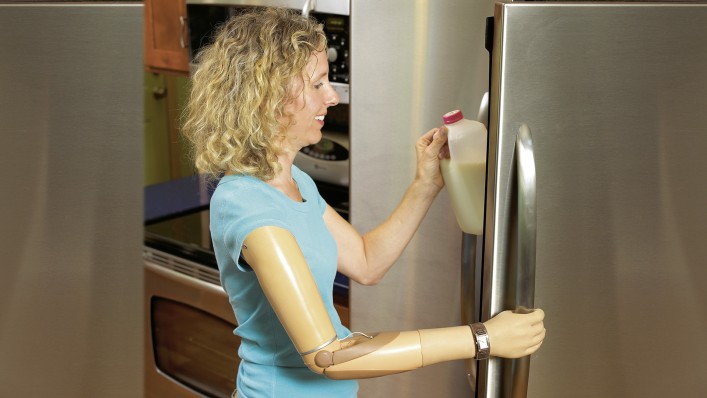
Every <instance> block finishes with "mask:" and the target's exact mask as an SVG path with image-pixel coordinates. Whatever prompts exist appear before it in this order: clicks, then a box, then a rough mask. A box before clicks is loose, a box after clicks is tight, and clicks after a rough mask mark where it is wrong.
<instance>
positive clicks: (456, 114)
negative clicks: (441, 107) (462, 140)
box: [442, 109, 464, 124]
mask: <svg viewBox="0 0 707 398" xmlns="http://www.w3.org/2000/svg"><path fill="white" fill-rule="evenodd" d="M462 119H464V115H462V111H460V110H459V109H457V110H454V111H451V112H447V113H445V114H444V116H442V120H444V124H452V123H455V122H458V121H460V120H462Z"/></svg>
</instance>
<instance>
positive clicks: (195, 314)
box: [143, 177, 240, 398]
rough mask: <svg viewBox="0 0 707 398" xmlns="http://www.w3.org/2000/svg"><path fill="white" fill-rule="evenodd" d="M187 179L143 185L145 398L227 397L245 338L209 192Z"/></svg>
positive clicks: (193, 179) (200, 183)
mask: <svg viewBox="0 0 707 398" xmlns="http://www.w3.org/2000/svg"><path fill="white" fill-rule="evenodd" d="M206 187H207V185H205V183H204V181H203V179H201V178H199V177H189V178H185V179H179V180H173V181H169V182H167V183H163V184H157V185H152V186H148V187H146V189H145V224H146V225H145V231H144V246H143V260H144V313H145V322H144V325H145V330H144V345H145V358H144V367H145V397H147V398H166V397H169V398H195V397H210V398H221V397H224V398H230V397H231V393H232V392H233V390H234V389H235V380H236V374H237V371H238V364H239V358H238V348H239V344H240V339H239V338H238V337H237V336H236V335H235V334H234V333H233V331H234V329H235V327H236V319H235V316H234V314H233V309H232V308H231V304H230V303H229V301H228V296H227V294H226V292H225V291H224V290H223V288H222V287H221V284H220V280H219V272H218V268H217V266H216V260H215V257H214V254H213V251H212V249H211V238H210V235H209V233H208V210H207V208H208V201H209V198H210V194H211V191H210V190H209V189H206Z"/></svg>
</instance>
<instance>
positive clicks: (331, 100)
mask: <svg viewBox="0 0 707 398" xmlns="http://www.w3.org/2000/svg"><path fill="white" fill-rule="evenodd" d="M326 95H327V97H326V104H327V106H334V105H338V104H339V94H338V93H337V92H336V90H334V87H332V86H331V85H329V90H328V91H327V94H326Z"/></svg>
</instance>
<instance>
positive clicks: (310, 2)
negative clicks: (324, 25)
mask: <svg viewBox="0 0 707 398" xmlns="http://www.w3.org/2000/svg"><path fill="white" fill-rule="evenodd" d="M316 6H317V0H306V1H305V2H304V7H302V15H304V16H305V17H308V16H309V13H310V11H313V10H314V7H316Z"/></svg>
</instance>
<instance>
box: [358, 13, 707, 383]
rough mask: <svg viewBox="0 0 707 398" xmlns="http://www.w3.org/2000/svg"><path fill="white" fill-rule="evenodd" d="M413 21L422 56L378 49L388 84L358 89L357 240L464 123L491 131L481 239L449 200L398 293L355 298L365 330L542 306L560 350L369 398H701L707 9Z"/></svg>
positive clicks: (394, 289)
mask: <svg viewBox="0 0 707 398" xmlns="http://www.w3.org/2000/svg"><path fill="white" fill-rule="evenodd" d="M415 4H416V7H418V8H415V9H414V10H412V9H409V8H408V9H407V13H408V15H405V12H406V11H403V12H402V14H403V15H400V13H399V14H397V15H400V18H407V20H408V21H412V23H413V24H414V25H415V28H414V29H411V31H413V32H416V33H411V35H412V37H413V39H412V40H414V43H415V44H409V45H405V44H401V45H400V46H395V45H393V46H390V45H389V46H388V48H392V49H395V51H389V52H388V53H386V52H385V49H384V48H383V47H384V46H383V45H381V46H376V45H372V48H373V52H374V54H375V56H374V59H377V61H378V62H377V63H376V68H377V69H376V70H373V68H372V67H371V69H370V70H368V72H369V73H368V74H366V76H367V78H369V80H373V82H371V81H369V82H368V83H365V84H364V83H360V84H359V83H357V82H356V81H353V83H352V88H351V92H352V93H351V101H352V102H351V112H352V122H351V123H352V131H351V147H352V149H351V151H352V158H351V160H352V166H351V167H352V169H351V216H352V217H351V218H352V223H353V224H354V226H356V227H358V228H360V229H363V230H366V229H367V228H370V227H371V226H373V225H375V223H376V222H380V221H381V220H382V217H385V216H386V215H387V213H388V212H389V211H390V210H392V208H393V207H394V205H395V204H396V203H397V200H398V199H399V197H400V195H401V194H402V191H403V190H404V189H405V187H406V184H407V183H408V182H409V181H410V179H411V176H412V174H411V173H412V169H413V167H414V166H413V164H414V155H413V154H412V153H411V152H410V150H408V148H410V147H411V145H412V144H413V143H414V141H415V139H416V138H417V137H418V136H419V134H421V133H422V131H424V130H426V129H428V128H432V127H435V126H438V125H440V124H441V115H442V113H444V111H448V110H452V109H455V108H462V110H463V111H464V114H465V116H467V118H469V119H474V118H482V119H484V120H482V121H484V122H485V123H486V124H487V126H488V138H489V140H488V141H489V143H488V155H487V156H488V159H487V181H486V209H485V223H484V234H483V235H482V236H478V237H474V236H470V235H462V234H461V232H460V231H459V230H458V227H456V225H455V223H454V219H453V214H452V213H451V210H450V209H451V206H450V205H449V202H448V198H446V197H445V194H444V192H443V193H442V194H441V195H440V197H439V198H438V199H437V201H436V203H435V205H434V206H433V208H432V209H431V210H430V212H429V214H428V216H427V219H426V220H425V222H424V223H423V225H422V226H421V229H420V231H419V233H418V235H417V237H416V238H415V239H414V240H413V241H412V242H411V243H410V245H409V247H408V248H407V251H406V254H405V255H404V256H403V257H402V258H401V259H400V261H399V262H398V264H397V265H396V266H395V268H394V269H393V271H391V273H390V274H389V275H388V276H386V279H384V280H383V282H382V283H381V284H380V285H379V286H376V287H360V286H355V285H354V286H352V293H351V294H352V299H351V302H352V303H351V307H352V308H351V310H352V326H353V328H354V329H361V328H363V330H381V329H386V330H400V329H416V328H426V327H443V326H449V325H451V324H461V323H466V322H467V321H469V320H471V321H474V320H476V321H483V320H486V319H489V318H490V317H491V316H493V315H495V314H497V313H498V312H500V311H502V310H506V309H510V310H515V309H520V308H521V307H529V308H531V307H539V308H543V310H544V311H545V312H546V314H547V318H546V321H545V325H546V328H547V330H548V333H547V337H546V340H545V342H544V344H543V346H542V347H541V348H540V350H539V351H538V352H537V353H536V354H534V355H532V356H531V357H530V358H524V359H521V360H514V361H511V360H502V359H491V360H490V361H482V362H475V361H466V363H464V364H458V363H449V364H444V365H435V366H432V367H430V368H425V369H421V370H418V371H415V372H411V373H408V374H403V375H397V376H390V377H386V378H381V379H376V380H373V381H364V382H362V383H361V392H362V395H361V396H364V397H383V396H409V397H423V396H437V397H463V396H468V397H474V396H476V397H526V396H527V397H665V396H679V397H702V396H705V394H707V387H706V386H705V383H704V380H703V379H704V375H707V361H705V359H704V358H707V338H706V337H707V310H705V308H704V307H705V304H707V289H705V287H704V286H705V285H707V245H706V244H705V243H704V239H705V237H707V227H705V226H706V225H707V208H705V203H707V183H706V181H707V158H706V157H705V156H704V152H705V150H706V149H707V30H706V28H705V26H707V4H705V3H699V2H684V3H677V2H664V3H659V2H625V3H613V2H541V1H533V2H510V1H505V2H497V3H495V4H484V5H483V6H482V5H481V4H475V6H478V8H476V9H473V10H471V9H464V10H462V9H461V8H460V9H455V7H465V6H467V7H472V6H469V5H461V4H459V5H457V4H454V5H453V4H452V3H451V2H449V4H445V5H444V6H442V5H441V4H437V5H431V4H429V3H426V2H418V3H415ZM364 6H365V5H358V6H357V5H356V4H354V5H353V6H352V18H354V23H353V28H354V29H356V27H357V24H356V23H355V11H356V8H357V7H364ZM487 6H488V10H487V9H486V7H487ZM390 7H395V5H391V6H390ZM450 9H453V10H452V11H449V10H450ZM403 10H404V8H403ZM391 11H392V8H391ZM447 11H449V12H450V14H449V15H442V14H444V13H445V12H447ZM486 11H488V13H486V14H484V12H486ZM382 15H388V14H387V13H386V12H385V10H384V12H383V13H382ZM460 15H464V16H460ZM486 16H493V18H492V19H491V20H490V21H488V27H487V28H485V26H486V23H485V22H486V21H484V19H485V17H486ZM462 19H466V23H462V22H461V21H460V20H462ZM396 21H397V19H396V17H393V18H392V19H391V20H390V21H389V25H388V28H390V30H391V31H396V32H397V34H398V36H401V37H407V36H406V33H408V32H409V31H408V30H406V28H403V27H402V25H396ZM456 24H461V25H465V26H458V25H456ZM360 27H361V29H363V26H360ZM367 28H370V29H372V30H374V31H376V34H377V35H378V37H386V36H385V34H384V33H386V32H381V31H379V30H380V29H385V28H380V27H377V26H374V24H369V25H368V26H367ZM447 29H449V30H447ZM480 30H481V32H479V31H480ZM484 31H486V33H484ZM355 32H356V31H354V33H355ZM399 41H402V39H399V40H397V41H394V42H393V44H400V43H399ZM368 44H369V45H370V43H368ZM387 44H391V43H390V42H389V43H387ZM353 46H354V50H355V49H356V44H355V43H354V44H353ZM479 46H485V47H486V48H487V49H488V50H489V51H490V58H486V59H484V58H483V57H484V55H483V53H484V52H483V51H480V50H479ZM354 50H352V51H354ZM367 50H371V48H359V49H358V51H359V52H364V51H367ZM376 50H380V51H376ZM460 50H461V51H462V52H463V54H465V55H469V57H468V58H464V57H463V56H459V54H460ZM487 54H488V53H487ZM484 60H485V61H486V62H487V64H486V65H484V64H483V61H484ZM410 64H412V65H415V66H412V67H411V66H410ZM356 66H357V64H354V65H352V73H353V74H354V76H355V74H356V71H357V70H359V71H360V70H361V69H363V70H366V68H368V67H366V66H365V65H358V68H356ZM484 66H485V67H486V69H485V68H484ZM389 67H390V68H396V69H395V70H396V72H395V73H393V72H389V71H388V69H387V68H389ZM376 74H378V76H381V75H382V77H381V78H380V79H379V80H377V79H378V78H377V77H376V76H377V75H376ZM482 75H483V77H482ZM471 82H474V83H471ZM407 84H410V86H408V85H407ZM484 91H488V93H489V97H488V98H489V106H488V109H487V111H481V112H478V111H477V109H478V108H479V106H480V104H481V103H482V101H481V96H482V94H483V92H484ZM362 97H363V98H362ZM442 108H443V109H442ZM477 112H478V113H477ZM486 112H487V115H488V116H487V117H486V116H484V115H485V114H486ZM364 116H365V117H368V119H367V120H365V121H364V120H363V118H364ZM391 116H394V117H391ZM386 117H388V119H386ZM391 119H392V120H393V121H391ZM371 131H375V134H373V133H372V132H371ZM381 170H385V172H381ZM363 187H367V188H363ZM381 187H385V189H382V188H381ZM455 228H457V229H455ZM460 264H461V270H460ZM491 344H492V345H493V340H492V341H491Z"/></svg>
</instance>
